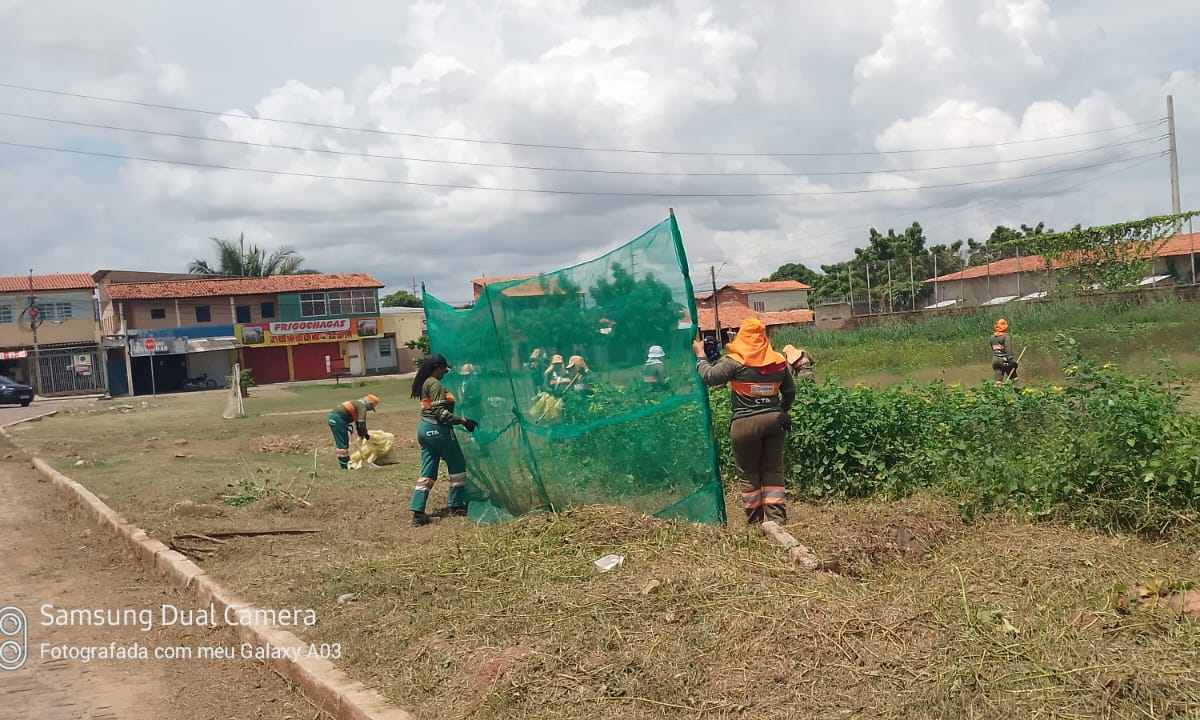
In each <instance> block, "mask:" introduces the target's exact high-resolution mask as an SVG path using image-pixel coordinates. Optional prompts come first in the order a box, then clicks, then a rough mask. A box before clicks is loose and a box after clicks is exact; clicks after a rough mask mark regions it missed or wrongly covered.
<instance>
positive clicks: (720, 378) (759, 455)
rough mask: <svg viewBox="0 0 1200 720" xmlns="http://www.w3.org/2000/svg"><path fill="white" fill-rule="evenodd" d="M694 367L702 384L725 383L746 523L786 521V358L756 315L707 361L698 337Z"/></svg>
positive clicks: (789, 398)
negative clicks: (720, 354)
mask: <svg viewBox="0 0 1200 720" xmlns="http://www.w3.org/2000/svg"><path fill="white" fill-rule="evenodd" d="M692 348H693V350H694V351H695V353H696V370H697V371H698V372H699V373H700V377H701V379H703V380H704V384H705V385H709V386H713V387H716V386H718V385H724V384H726V383H728V384H729V389H730V399H731V401H732V403H733V420H732V422H731V423H730V426H729V437H730V440H731V441H732V442H733V455H734V459H735V460H736V461H737V470H738V475H739V476H740V478H741V483H742V505H743V506H744V507H745V510H746V522H748V523H750V524H757V523H761V522H763V520H764V519H766V520H773V521H775V522H778V523H780V524H783V523H784V522H786V521H787V498H786V495H785V492H786V487H785V484H784V474H783V449H784V444H785V442H786V441H787V434H788V431H789V430H791V427H792V419H791V415H790V414H789V412H790V410H791V407H792V402H793V401H794V400H795V399H796V385H795V382H794V381H793V380H792V373H791V370H790V368H789V367H788V363H787V359H786V358H784V356H783V355H781V354H779V353H778V352H776V351H775V349H774V348H772V347H771V341H770V340H769V339H768V338H767V329H766V326H764V325H763V323H762V321H761V320H759V319H758V318H750V319H748V320H746V321H745V322H743V323H742V327H741V330H739V331H738V334H737V337H735V338H734V339H733V341H732V342H730V343H729V344H728V345H726V346H725V353H726V354H725V356H724V357H722V358H721V359H719V360H718V361H717V362H715V363H710V362H709V360H708V358H707V357H706V356H705V354H704V343H703V342H702V341H700V340H699V339H697V340H696V341H695V343H693V346H692Z"/></svg>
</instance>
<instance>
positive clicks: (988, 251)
mask: <svg viewBox="0 0 1200 720" xmlns="http://www.w3.org/2000/svg"><path fill="white" fill-rule="evenodd" d="M1053 234H1054V230H1053V229H1051V228H1048V227H1046V223H1044V222H1039V223H1038V224H1037V225H1026V224H1024V223H1021V227H1020V228H1017V229H1013V228H1010V227H1007V226H1004V225H997V226H996V229H995V230H992V234H991V235H989V236H988V239H987V240H986V241H985V242H978V241H976V240H975V239H974V238H967V264H968V265H984V264H986V263H989V262H995V261H997V260H1002V259H1004V258H1010V257H1016V256H1017V255H1018V254H1019V255H1029V254H1031V252H1030V248H1031V247H1033V246H1034V245H1035V244H1036V243H1035V238H1037V237H1038V236H1040V235H1053Z"/></svg>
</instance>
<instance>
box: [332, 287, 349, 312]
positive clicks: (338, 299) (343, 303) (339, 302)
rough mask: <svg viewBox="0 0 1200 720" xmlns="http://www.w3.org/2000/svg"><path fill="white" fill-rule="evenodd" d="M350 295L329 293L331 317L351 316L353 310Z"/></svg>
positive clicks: (346, 293)
mask: <svg viewBox="0 0 1200 720" xmlns="http://www.w3.org/2000/svg"><path fill="white" fill-rule="evenodd" d="M350 306H351V301H350V293H348V292H331V293H329V314H330V315H349V314H350V312H351V310H350Z"/></svg>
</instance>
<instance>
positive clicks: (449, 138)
mask: <svg viewBox="0 0 1200 720" xmlns="http://www.w3.org/2000/svg"><path fill="white" fill-rule="evenodd" d="M0 88H7V89H9V90H20V91H23V92H31V93H41V94H45V95H54V96H58V97H69V98H75V99H81V100H90V101H93V102H107V103H115V104H120V105H130V106H134V107H143V108H151V109H155V110H170V111H173V112H184V113H192V114H198V115H207V116H212V117H221V118H229V119H245V120H254V121H259V122H269V123H277V124H283V125H295V126H299V127H309V128H322V129H327V130H340V131H345V132H361V133H369V134H373V135H389V136H397V137H409V138H417V139H422V140H440V141H445V142H461V143H472V144H476V145H504V146H508V147H519V148H531V149H541V150H571V151H579V152H609V153H627V154H637V155H676V156H691V157H866V156H877V155H904V154H909V153H929V152H945V151H955V150H973V149H979V148H995V147H1006V146H1009V145H1022V144H1029V143H1038V142H1046V141H1048V140H1061V139H1065V138H1073V137H1083V136H1087V135H1098V134H1101V133H1106V132H1113V131H1116V130H1123V129H1127V128H1133V127H1141V126H1145V125H1154V124H1161V123H1162V122H1164V121H1165V118H1155V119H1153V120H1144V121H1141V122H1135V123H1129V124H1127V125H1118V126H1114V127H1109V128H1102V129H1099V130H1086V131H1082V132H1074V133H1065V134H1062V135H1048V136H1045V137H1039V138H1028V139H1024V140H1009V141H1006V142H999V143H981V144H974V145H955V146H946V147H933V148H908V149H901V150H874V151H844V152H711V151H694V150H657V149H648V148H622V147H600V146H588V145H553V144H546V143H530V142H516V141H511V140H490V139H481V138H468V137H458V136H453V135H435V134H432V133H419V132H413V131H407V130H383V129H379V128H368V127H355V126H350V125H336V124H333V123H318V122H310V121H306V120H291V119H287V118H276V117H270V116H266V115H256V116H252V115H238V114H234V113H229V112H221V111H217V110H207V109H203V108H196V107H187V106H183V105H167V104H163V103H152V102H145V101H141V100H129V99H125V98H114V97H106V96H102V95H89V94H87V93H78V92H68V91H65V90H51V89H46V88H39V87H32V86H29V85H18V84H15V83H5V82H0Z"/></svg>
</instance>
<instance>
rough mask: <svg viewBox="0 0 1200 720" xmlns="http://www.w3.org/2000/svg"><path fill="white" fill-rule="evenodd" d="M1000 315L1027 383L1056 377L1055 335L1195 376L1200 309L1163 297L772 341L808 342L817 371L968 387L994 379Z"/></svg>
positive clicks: (877, 382)
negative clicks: (992, 346)
mask: <svg viewBox="0 0 1200 720" xmlns="http://www.w3.org/2000/svg"><path fill="white" fill-rule="evenodd" d="M998 317H1005V318H1007V319H1008V320H1009V322H1010V324H1011V326H1012V329H1011V334H1012V336H1013V345H1014V347H1015V349H1016V351H1017V352H1018V353H1020V352H1021V351H1022V350H1025V357H1024V358H1023V360H1022V363H1021V369H1022V374H1023V378H1024V380H1025V381H1026V382H1032V383H1049V382H1058V381H1061V380H1062V371H1061V367H1060V362H1059V358H1058V356H1057V354H1056V352H1055V350H1054V338H1055V335H1056V334H1058V333H1066V334H1068V335H1071V336H1072V337H1074V338H1075V339H1076V340H1078V341H1079V343H1080V345H1081V347H1082V348H1083V350H1084V352H1085V353H1087V354H1088V355H1091V356H1092V357H1096V358H1100V359H1103V360H1114V361H1119V362H1120V364H1121V366H1122V367H1123V368H1124V369H1126V370H1127V371H1131V372H1135V373H1147V374H1148V373H1155V372H1158V371H1159V369H1160V368H1161V366H1162V361H1164V360H1165V361H1167V362H1169V363H1171V365H1172V366H1173V367H1174V368H1175V370H1176V371H1177V372H1178V373H1179V374H1180V375H1181V376H1182V377H1184V378H1188V379H1200V352H1198V351H1200V309H1198V308H1197V307H1196V305H1195V304H1193V303H1187V302H1182V301H1173V300H1166V301H1160V302H1154V303H1150V304H1143V305H1139V304H1134V303H1111V304H1107V305H1085V304H1077V303H1069V302H1068V303H1042V304H1031V305H1018V304H1010V305H1008V306H1005V307H1004V308H1003V309H997V310H992V311H985V312H980V313H978V314H975V315H969V316H959V317H942V318H935V319H932V320H929V321H926V322H922V323H918V324H915V325H914V324H902V323H896V324H894V325H884V326H880V327H872V328H862V329H858V330H854V331H851V332H844V331H817V330H805V331H792V332H785V333H782V334H780V335H779V337H778V338H777V344H780V345H782V344H784V343H794V344H796V345H799V346H803V347H806V348H809V349H810V351H811V352H812V354H813V355H814V357H815V358H816V359H817V374H818V377H837V378H839V379H841V380H842V381H843V382H846V383H849V384H853V383H856V382H862V383H865V384H868V385H871V386H875V387H881V386H884V385H889V384H893V383H897V382H903V381H906V380H913V381H916V382H929V381H935V380H943V381H945V382H948V383H955V382H957V383H962V384H965V385H974V384H975V383H978V382H979V381H981V380H984V379H987V378H990V377H991V353H990V350H989V348H988V337H990V335H991V333H992V323H993V322H994V321H995V319H996V318H998Z"/></svg>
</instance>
